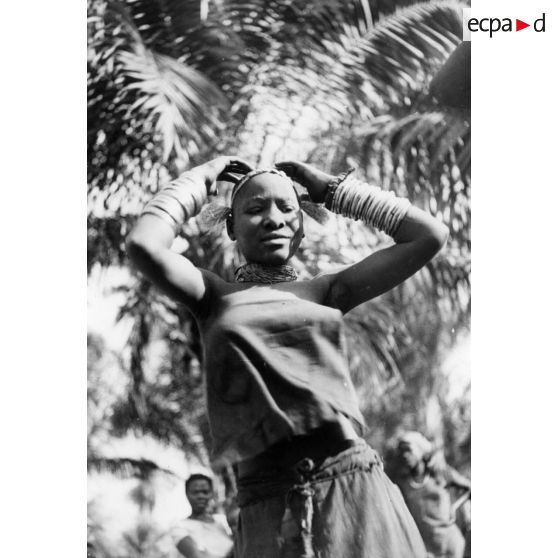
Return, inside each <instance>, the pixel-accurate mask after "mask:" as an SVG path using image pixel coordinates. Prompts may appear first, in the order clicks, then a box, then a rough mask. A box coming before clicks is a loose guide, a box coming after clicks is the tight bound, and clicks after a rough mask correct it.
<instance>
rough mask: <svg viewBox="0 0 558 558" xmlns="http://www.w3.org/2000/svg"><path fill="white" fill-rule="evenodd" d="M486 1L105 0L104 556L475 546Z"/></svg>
mask: <svg viewBox="0 0 558 558" xmlns="http://www.w3.org/2000/svg"><path fill="white" fill-rule="evenodd" d="M469 8H470V2H464V1H463V2H462V1H453V0H452V1H412V0H411V1H409V0H403V1H393V2H388V1H378V0H350V1H347V0H343V1H341V0H321V1H318V0H268V1H265V0H252V1H247V2H243V1H229V0H197V1H191V0H169V1H165V2H161V1H155V0H88V2H87V556H88V557H90V558H181V557H184V558H470V557H471V555H472V554H471V532H472V530H471V480H470V479H471V374H470V363H471V359H470V346H471V337H470V332H471V328H470V321H471V320H470V311H471V257H470V255H471V208H470V200H471V42H470V41H463V10H464V9H465V10H467V9H469ZM84 546H85V541H84ZM84 554H85V549H84ZM481 556H483V554H482V553H481V554H479V555H478V558H481Z"/></svg>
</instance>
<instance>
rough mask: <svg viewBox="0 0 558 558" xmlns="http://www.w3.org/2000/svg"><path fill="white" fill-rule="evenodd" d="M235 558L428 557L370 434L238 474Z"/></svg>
mask: <svg viewBox="0 0 558 558" xmlns="http://www.w3.org/2000/svg"><path fill="white" fill-rule="evenodd" d="M238 504H239V507H240V515H239V521H238V527H237V537H236V541H235V557H236V558H426V550H425V547H424V544H423V542H422V539H421V537H420V534H419V532H418V529H417V527H416V525H415V522H414V520H413V518H412V517H411V514H410V513H409V511H408V510H407V507H406V505H405V502H404V501H403V497H402V495H401V492H400V491H399V489H398V488H397V487H396V486H395V485H394V484H393V483H392V482H391V481H390V480H389V479H388V477H387V476H386V475H385V473H384V471H383V466H382V461H381V459H380V457H379V455H378V454H377V453H376V452H375V451H374V450H373V449H372V448H370V447H369V446H368V445H367V444H366V442H365V441H364V440H360V439H359V440H354V441H351V442H350V443H349V444H348V447H347V448H346V449H344V450H343V451H341V452H339V453H337V454H336V455H332V456H329V457H326V458H324V459H323V460H320V461H317V462H315V461H313V460H312V459H309V458H305V459H302V460H300V461H299V462H298V463H297V464H296V465H294V466H293V467H290V468H287V469H277V470H271V469H270V470H267V471H260V472H258V473H257V474H253V475H249V476H244V477H242V476H241V477H240V478H239V480H238Z"/></svg>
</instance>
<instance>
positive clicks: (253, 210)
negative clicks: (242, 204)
mask: <svg viewBox="0 0 558 558" xmlns="http://www.w3.org/2000/svg"><path fill="white" fill-rule="evenodd" d="M261 210H262V208H261V207H259V206H254V207H249V208H248V209H247V210H246V213H248V214H249V215H256V214H257V213H260V212H261Z"/></svg>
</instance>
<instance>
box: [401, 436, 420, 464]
mask: <svg viewBox="0 0 558 558" xmlns="http://www.w3.org/2000/svg"><path fill="white" fill-rule="evenodd" d="M397 455H398V457H399V459H400V463H401V464H402V465H404V466H405V467H406V468H408V469H410V470H413V469H415V468H416V467H417V466H418V464H419V462H420V460H421V455H420V452H419V451H418V449H417V448H416V447H415V446H414V445H413V444H411V443H409V442H400V443H399V445H398V447H397Z"/></svg>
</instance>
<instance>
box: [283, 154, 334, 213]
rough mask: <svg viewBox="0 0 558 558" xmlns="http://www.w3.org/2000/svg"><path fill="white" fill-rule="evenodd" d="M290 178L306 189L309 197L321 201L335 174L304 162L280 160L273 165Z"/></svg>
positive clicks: (316, 201) (314, 200)
mask: <svg viewBox="0 0 558 558" xmlns="http://www.w3.org/2000/svg"><path fill="white" fill-rule="evenodd" d="M275 167H276V168H278V169H279V170H281V171H283V172H284V173H285V174H286V175H287V176H289V177H290V178H291V179H292V180H295V181H296V182H298V183H299V184H301V185H302V186H304V187H305V188H306V190H308V194H309V196H310V199H311V200H312V201H313V202H315V203H323V201H324V199H325V195H326V192H327V185H328V184H329V182H330V181H331V180H333V179H334V178H335V176H333V175H331V174H327V173H325V172H323V171H321V170H318V169H316V168H314V167H312V166H311V165H307V164H306V163H300V162H298V161H281V162H280V163H277V164H276V165H275Z"/></svg>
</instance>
